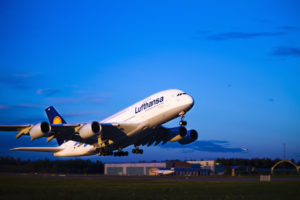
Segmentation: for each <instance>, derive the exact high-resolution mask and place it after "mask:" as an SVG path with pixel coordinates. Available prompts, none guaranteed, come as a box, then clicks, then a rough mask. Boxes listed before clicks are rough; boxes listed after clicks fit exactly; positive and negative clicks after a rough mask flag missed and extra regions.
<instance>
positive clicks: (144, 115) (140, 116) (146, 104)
mask: <svg viewBox="0 0 300 200" xmlns="http://www.w3.org/2000/svg"><path fill="white" fill-rule="evenodd" d="M179 94H180V95H179ZM193 105H194V100H193V98H192V97H191V96H189V95H187V94H186V93H184V92H183V91H181V90H177V89H170V90H164V91H161V92H158V93H156V94H153V95H151V96H149V97H147V98H145V99H143V100H141V101H139V102H137V103H135V104H133V105H132V106H129V107H128V108H125V109H124V110H122V111H120V112H118V113H116V114H114V115H112V116H110V117H108V118H106V119H104V120H102V121H101V122H100V123H117V122H128V123H140V124H143V125H145V126H147V127H148V128H149V127H153V126H157V125H160V124H163V123H165V122H167V121H170V120H171V119H174V118H176V117H178V116H179V114H180V112H184V113H185V112H187V111H188V110H189V109H191V108H192V106H193Z"/></svg>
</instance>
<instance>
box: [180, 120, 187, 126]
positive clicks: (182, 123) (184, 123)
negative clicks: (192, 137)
mask: <svg viewBox="0 0 300 200" xmlns="http://www.w3.org/2000/svg"><path fill="white" fill-rule="evenodd" d="M179 125H180V126H186V125H187V121H180V122H179Z"/></svg>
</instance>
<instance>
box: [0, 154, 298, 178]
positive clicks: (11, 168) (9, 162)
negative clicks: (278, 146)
mask: <svg viewBox="0 0 300 200" xmlns="http://www.w3.org/2000/svg"><path fill="white" fill-rule="evenodd" d="M278 161H280V159H274V160H272V159H270V158H253V159H241V158H232V159H226V158H218V159H217V160H216V163H218V164H219V165H221V166H223V167H224V168H226V169H227V170H226V171H227V172H228V174H230V173H231V169H232V166H241V168H240V170H242V171H245V172H248V173H249V172H251V171H253V172H254V171H257V170H258V169H270V168H271V167H272V166H273V165H274V164H275V163H277V162H278ZM291 161H292V162H294V163H295V164H296V165H300V161H298V162H297V163H296V162H295V161H294V160H293V159H292V160H291ZM278 168H285V169H292V168H294V167H293V166H292V165H291V164H289V163H282V164H281V165H280V166H278ZM245 169H246V170H245ZM0 173H63V174H103V173H104V164H103V163H102V162H101V161H98V160H97V161H95V162H94V161H91V160H83V159H70V160H49V159H44V160H36V161H31V160H21V159H20V158H13V157H10V156H7V157H0Z"/></svg>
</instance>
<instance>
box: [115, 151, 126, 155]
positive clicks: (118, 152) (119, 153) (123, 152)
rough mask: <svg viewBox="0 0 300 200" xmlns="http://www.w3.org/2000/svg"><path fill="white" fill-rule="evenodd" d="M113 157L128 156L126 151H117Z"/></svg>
mask: <svg viewBox="0 0 300 200" xmlns="http://www.w3.org/2000/svg"><path fill="white" fill-rule="evenodd" d="M114 156H128V151H117V152H114Z"/></svg>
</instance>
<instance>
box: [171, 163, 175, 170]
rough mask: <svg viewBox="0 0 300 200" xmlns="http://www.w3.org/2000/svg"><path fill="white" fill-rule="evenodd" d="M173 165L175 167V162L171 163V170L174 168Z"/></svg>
mask: <svg viewBox="0 0 300 200" xmlns="http://www.w3.org/2000/svg"><path fill="white" fill-rule="evenodd" d="M175 165H176V163H175V162H173V163H172V167H171V170H174V168H175Z"/></svg>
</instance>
